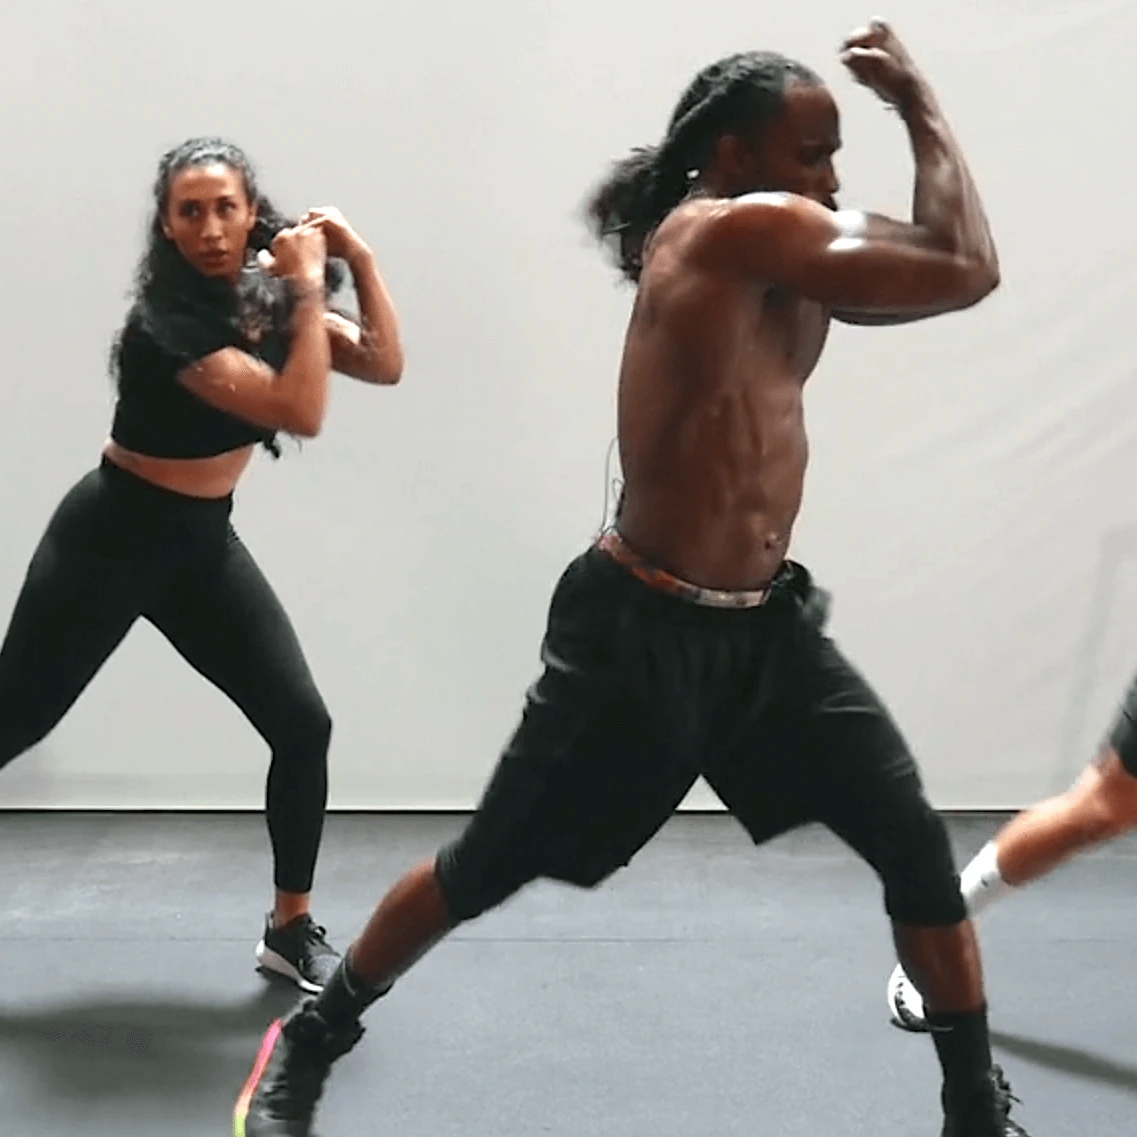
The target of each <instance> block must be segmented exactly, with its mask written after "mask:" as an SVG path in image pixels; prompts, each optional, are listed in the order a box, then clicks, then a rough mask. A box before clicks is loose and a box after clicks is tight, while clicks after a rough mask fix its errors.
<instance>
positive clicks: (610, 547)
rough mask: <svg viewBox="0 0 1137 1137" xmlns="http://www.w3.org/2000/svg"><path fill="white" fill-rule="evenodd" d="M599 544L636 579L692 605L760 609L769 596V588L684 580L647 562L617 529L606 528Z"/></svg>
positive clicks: (600, 547)
mask: <svg viewBox="0 0 1137 1137" xmlns="http://www.w3.org/2000/svg"><path fill="white" fill-rule="evenodd" d="M597 547H598V548H599V549H601V550H602V551H603V552H604V553H607V555H608V556H609V557H611V558H612V560H614V561H615V562H616V563H617V564H618V565H620V566H621V567H622V568H625V569H627V570H628V572H630V573H631V574H632V576H634V577H636V579H637V580H642V581H643V582H644V584H646V585H648V586H649V587H651V588H654V589H655V590H656V591H658V592H666V593H667V594H668V595H669V596H677V597H679V599H681V600H686V601H688V602H689V603H691V604H701V605H703V606H704V607H706V608H757V607H758V606H759V605H760V604H764V603H765V602H766V598H767V597H768V596H769V595H770V589H769V588H757V589H747V590H744V591H740V592H732V591H728V590H725V589H720V588H704V587H703V586H702V585H700V584H691V583H690V581H686V580H681V579H680V578H679V577H677V576H673V575H672V574H671V573H669V572H667V571H666V570H665V569H661V568H656V567H655V566H654V565H651V564H648V562H647V561H645V560H644V559H643V557H641V556H640V555H639V553H637V552H636V551H635V550H634V549H632V548H630V547H629V546H628V545H627V544H626V543H625V541H624V539H623V538H622V537H621V536H620V534H619V533H617V532H616V530H615V529H609V530H607V531H606V532H605V533H604V534H603V535H602V536H601V537H600V540H599V541H598V542H597Z"/></svg>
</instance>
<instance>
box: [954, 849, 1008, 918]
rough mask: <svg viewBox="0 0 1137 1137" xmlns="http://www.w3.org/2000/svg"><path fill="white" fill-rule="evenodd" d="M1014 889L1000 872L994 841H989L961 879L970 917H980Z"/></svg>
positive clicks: (961, 886) (965, 870) (960, 883)
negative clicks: (985, 910) (981, 913)
mask: <svg viewBox="0 0 1137 1137" xmlns="http://www.w3.org/2000/svg"><path fill="white" fill-rule="evenodd" d="M1013 887H1014V886H1013V885H1010V884H1008V883H1007V882H1006V881H1005V880H1004V879H1003V877H1002V874H1001V873H1000V872H999V856H998V851H997V850H996V848H995V842H994V841H988V842H987V844H986V845H984V846H983V848H982V849H980V850H979V852H978V853H976V854H975V856H974V858H973V859H972V861H971V863H970V864H969V865H968V866H967V868H965V869H964V870H963V872H962V873H961V874H960V878H959V888H960V891H961V892H962V893H963V900H964V903H965V904H966V905H967V914H968V915H969V916H978V915H979V913H980V912H982V911H983V910H984V909H986V908H989V907H990V906H991V905H992V904H994V903H995V901H996V900H998V899H999V898H1000V897H1001V896H1006V895H1007V893H1008V892H1011V891H1012V889H1013Z"/></svg>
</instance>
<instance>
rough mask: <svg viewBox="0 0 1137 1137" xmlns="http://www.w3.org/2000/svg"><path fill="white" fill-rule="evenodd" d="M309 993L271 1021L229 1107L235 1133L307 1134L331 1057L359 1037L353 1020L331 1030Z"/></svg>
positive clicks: (248, 1136) (254, 1136) (240, 1136)
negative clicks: (302, 1001)
mask: <svg viewBox="0 0 1137 1137" xmlns="http://www.w3.org/2000/svg"><path fill="white" fill-rule="evenodd" d="M315 1003H316V1001H315V999H308V1000H307V1001H306V1002H304V1003H302V1004H301V1005H300V1006H299V1007H297V1008H296V1010H294V1011H293V1012H292V1013H291V1014H290V1015H289V1016H288V1017H287V1018H285V1019H283V1020H277V1021H276V1022H274V1023H273V1024H272V1026H270V1027H269V1029H268V1032H267V1033H266V1034H265V1036H264V1039H263V1041H262V1042H261V1048H260V1050H259V1051H258V1053H257V1059H256V1062H255V1063H254V1064H253V1069H252V1073H251V1074H250V1075H249V1080H248V1081H247V1082H246V1083H245V1085H244V1087H243V1089H242V1090H241V1096H240V1097H239V1098H238V1099H237V1106H236V1108H235V1109H234V1111H233V1134H234V1137H310V1134H311V1132H312V1118H313V1116H314V1115H315V1112H316V1105H317V1103H318V1102H319V1100H320V1095H321V1094H322V1093H323V1092H324V1083H325V1082H326V1081H327V1078H328V1074H329V1073H330V1072H331V1068H332V1063H333V1062H334V1061H335V1060H336V1059H337V1058H339V1057H341V1056H342V1055H344V1054H346V1053H347V1052H348V1051H349V1050H350V1049H351V1048H352V1047H353V1046H354V1045H355V1044H356V1043H357V1042H358V1041H359V1040H360V1039H361V1038H362V1037H363V1026H362V1025H361V1024H360V1023H358V1022H356V1023H352V1025H351V1026H350V1027H348V1028H347V1029H346V1030H343V1031H333V1030H332V1029H331V1027H329V1026H328V1024H327V1023H326V1022H325V1021H324V1020H323V1018H321V1017H320V1014H319V1013H318V1012H317V1011H316V1009H315Z"/></svg>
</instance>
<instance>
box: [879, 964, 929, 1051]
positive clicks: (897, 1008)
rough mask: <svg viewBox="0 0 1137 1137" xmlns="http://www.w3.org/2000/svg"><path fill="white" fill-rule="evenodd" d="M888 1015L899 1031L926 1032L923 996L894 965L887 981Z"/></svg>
mask: <svg viewBox="0 0 1137 1137" xmlns="http://www.w3.org/2000/svg"><path fill="white" fill-rule="evenodd" d="M888 1015H889V1018H891V1020H892V1025H893V1026H898V1027H899V1028H900V1029H901V1030H910V1031H912V1032H913V1033H916V1034H920V1033H926V1032H927V1030H928V1020H927V1019H926V1018H925V1017H924V999H923V996H922V995H921V994H920V992H919V991H917V990H916V987H915V985H914V984H913V983H912V980H911V979H909V978H908V976H907V975H905V974H904V968H903V967H901V966H900V964H897V965H896V970H895V971H894V972H893V973H892V976H891V977H890V978H889V980H888Z"/></svg>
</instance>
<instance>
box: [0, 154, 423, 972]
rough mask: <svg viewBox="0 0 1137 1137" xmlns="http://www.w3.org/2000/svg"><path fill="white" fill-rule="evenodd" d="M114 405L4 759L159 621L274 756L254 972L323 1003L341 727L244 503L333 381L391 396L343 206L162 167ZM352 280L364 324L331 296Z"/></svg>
mask: <svg viewBox="0 0 1137 1137" xmlns="http://www.w3.org/2000/svg"><path fill="white" fill-rule="evenodd" d="M154 197H155V213H154V219H153V224H152V226H151V229H150V234H149V241H148V245H147V249H146V251H145V253H144V255H143V257H142V260H141V263H140V265H139V269H138V274H137V286H136V293H135V302H134V305H133V306H132V308H131V310H130V312H129V315H128V316H127V319H126V323H125V326H124V328H123V329H122V331H121V333H120V334H119V336H118V339H117V341H116V345H115V351H114V354H113V365H114V370H115V372H116V377H117V383H118V402H117V406H116V410H115V416H114V424H113V427H112V430H111V438H110V440H109V441H108V442H107V444H106V447H105V449H104V451H103V455H102V461H101V463H100V465H99V467H98V468H97V469H96V470H93V471H92V472H91V473H89V474H87V475H86V477H84V478H83V479H82V480H81V481H80V482H79V483H78V484H77V485H76V486H74V487H73V488H72V489H71V491H70V492H69V493H68V494H67V496H66V497H65V498H64V500H63V501H62V503H61V504H60V505H59V507H58V509H57V510H56V512H55V515H54V516H53V517H52V519H51V522H50V524H49V525H48V528H47V531H46V533H45V534H44V536H43V538H42V540H41V541H40V544H39V547H38V548H37V550H36V552H35V554H34V556H33V558H32V561H31V565H30V567H29V569H28V573H27V577H26V580H25V582H24V586H23V588H22V590H21V592H20V595H19V598H18V600H17V601H16V607H15V610H14V612H13V614H12V620H11V624H10V625H9V628H8V632H7V635H6V637H5V639H4V643H3V647H2V648H0V767H3V766H4V765H6V764H7V763H8V762H10V761H11V760H12V759H14V758H16V757H17V756H19V755H20V754H22V753H23V752H24V751H26V750H27V749H28V748H29V747H31V746H33V745H35V744H36V743H37V742H39V741H40V740H41V739H43V738H44V737H45V736H46V735H47V734H48V732H49V731H51V730H52V729H53V728H54V727H55V725H56V724H57V723H58V722H59V720H60V719H61V718H62V717H63V715H64V713H65V712H66V711H67V710H68V708H69V707H70V706H71V705H72V704H73V703H74V702H75V700H76V699H77V698H78V697H79V695H80V693H81V692H82V691H83V689H84V688H85V687H86V685H87V684H88V683H89V682H90V680H91V679H92V677H93V676H94V675H95V673H96V672H97V671H98V670H99V668H100V667H101V666H102V664H103V663H104V661H105V660H106V659H107V657H108V656H109V655H110V654H111V652H112V651H114V649H115V648H116V647H117V646H118V644H119V643H121V641H122V639H123V637H124V636H125V635H126V633H127V631H128V630H129V629H130V627H131V626H132V625H133V623H134V622H135V620H137V619H138V618H139V617H143V618H145V619H147V620H149V621H150V622H151V623H152V624H153V625H154V626H155V627H157V628H158V629H159V630H160V631H161V632H162V633H163V634H164V635H165V636H166V637H167V639H169V641H170V642H171V643H172V644H173V645H174V647H175V648H176V649H177V650H178V651H179V652H180V653H181V655H182V656H183V657H184V658H185V659H186V660H187V661H188V662H189V663H190V664H191V666H193V667H194V668H196V669H197V670H198V671H199V672H200V673H201V674H202V675H204V676H205V677H206V678H207V679H209V680H210V681H211V682H212V683H214V684H215V685H216V686H217V687H219V688H220V689H221V690H222V691H224V692H225V694H226V695H228V696H229V698H230V699H232V700H233V702H234V703H236V704H237V706H238V707H239V708H240V709H241V710H242V711H243V712H244V713H245V715H246V716H247V717H248V719H249V721H250V722H251V723H252V724H253V726H254V727H256V729H257V731H258V732H259V733H260V734H261V736H262V737H263V738H264V739H265V741H266V742H267V743H268V744H269V746H270V748H271V752H272V760H271V764H270V766H269V773H268V785H267V792H266V803H267V809H266V812H267V821H268V829H269V835H270V839H271V843H272V850H273V857H274V867H275V873H274V875H275V885H276V899H275V904H274V907H273V911H272V912H271V913H270V914H269V916H268V917H267V919H266V925H265V931H264V936H263V939H262V940H261V942H260V944H259V945H258V947H257V952H256V954H257V960H258V963H259V964H260V966H261V967H262V968H263V969H267V970H269V971H273V972H277V973H280V974H282V975H284V976H286V977H288V978H289V979H291V980H293V981H294V982H296V983H297V984H299V985H300V986H301V987H302V988H304V989H305V990H308V991H318V990H320V989H321V988H322V987H323V984H324V980H325V979H327V978H328V977H329V976H330V975H331V974H332V972H333V971H334V969H335V966H336V963H337V962H338V955H337V954H336V952H335V951H334V950H333V949H332V948H331V947H330V946H329V944H328V943H327V941H326V939H325V932H324V929H322V928H320V927H318V926H317V925H316V924H315V923H314V922H313V921H312V919H311V916H310V915H309V906H308V897H309V892H310V889H311V886H312V878H313V873H314V869H315V862H316V856H317V851H318V847H319V843H320V836H321V831H322V828H323V818H324V807H325V803H326V798H327V749H328V742H329V738H330V735H331V720H330V718H329V716H328V712H327V710H326V708H325V706H324V702H323V700H322V699H321V697H320V694H319V692H318V690H317V689H316V686H315V683H314V682H313V680H312V676H311V674H310V672H309V670H308V665H307V663H306V661H305V659H304V654H303V651H302V650H301V648H300V645H299V643H298V642H297V639H296V635H295V633H294V631H293V629H292V625H291V623H290V622H289V619H288V616H287V615H286V614H285V612H284V610H283V608H282V607H281V605H280V602H279V600H278V599H277V597H276V596H275V594H274V593H273V591H272V589H271V587H270V586H269V584H268V582H267V581H266V580H265V578H264V576H263V575H262V574H261V571H260V569H259V568H258V567H257V565H256V563H255V562H254V561H253V559H252V557H251V556H250V554H249V553H248V551H247V550H246V549H245V547H244V545H243V544H242V543H241V541H240V539H239V538H238V537H237V535H236V534H235V533H234V531H233V529H232V527H231V525H230V523H229V515H230V512H231V509H232V502H233V491H234V488H235V487H236V485H237V482H238V481H239V480H240V478H241V475H242V474H243V473H244V472H245V469H246V468H247V467H248V465H249V462H250V460H251V458H252V455H253V451H254V449H255V447H256V446H257V445H258V444H260V445H262V446H264V447H266V448H267V449H268V450H270V451H271V452H272V453H273V454H274V455H275V454H277V453H278V446H277V442H276V436H277V433H278V432H281V431H283V432H286V433H289V434H294V435H301V436H306V437H311V436H314V435H316V434H317V433H318V432H319V430H320V427H321V425H322V423H323V419H324V411H325V407H326V402H327V390H328V381H329V375H330V372H331V370H333V369H334V370H336V371H340V372H343V373H345V374H347V375H351V376H354V377H355V378H358V379H362V380H364V381H365V382H371V383H384V384H390V383H396V382H398V380H399V377H400V374H401V371H402V366H403V359H402V352H401V349H400V346H399V333H398V323H397V319H396V316H395V312H394V309H393V307H392V305H391V300H390V298H389V296H388V294H387V290H386V288H385V287H384V285H383V282H382V280H381V279H380V276H379V273H378V271H377V270H376V266H375V260H374V257H373V256H372V253H371V251H370V249H368V247H367V245H366V244H365V243H364V242H363V241H362V240H361V239H360V237H359V236H358V235H357V234H356V233H355V232H354V231H353V230H352V228H351V227H350V226H349V225H348V224H347V222H346V221H345V220H344V218H343V216H342V215H341V214H340V213H339V212H338V211H337V210H334V209H314V210H310V211H309V212H308V213H306V214H305V215H304V216H303V217H302V218H301V219H300V221H299V223H297V224H294V225H289V224H288V223H286V222H285V221H284V220H283V218H281V217H280V215H279V214H278V213H277V212H276V210H275V209H274V208H273V206H272V205H271V203H270V202H269V201H268V200H267V199H266V198H264V197H263V196H261V195H260V193H259V192H258V190H257V186H256V180H255V176H254V173H253V169H252V167H251V165H250V163H249V161H248V159H247V158H246V156H245V155H244V154H243V153H242V152H241V150H239V149H238V148H237V147H235V146H233V145H230V144H228V143H225V142H222V141H220V140H218V139H208V138H207V139H191V140H190V141H188V142H186V143H184V144H183V145H182V146H179V147H178V148H177V149H175V150H172V151H171V152H169V153H168V154H166V155H165V157H163V159H162V161H161V163H160V165H159V168H158V178H157V182H156V185H155V188H154ZM329 256H332V257H336V258H342V260H344V261H346V262H347V264H348V266H349V267H350V269H351V272H352V276H353V280H354V285H355V291H356V294H357V297H358V300H359V308H360V319H359V323H358V324H357V323H354V322H352V321H351V320H348V319H347V318H345V317H344V316H342V315H339V314H336V313H333V312H330V311H328V309H327V307H326V299H327V297H328V296H329V295H330V293H331V291H332V290H334V286H335V285H336V284H338V282H339V280H340V279H341V278H342V275H343V273H342V266H341V265H340V264H339V263H338V262H336V261H333V262H330V263H329V262H328V260H327V258H328V257H329Z"/></svg>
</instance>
